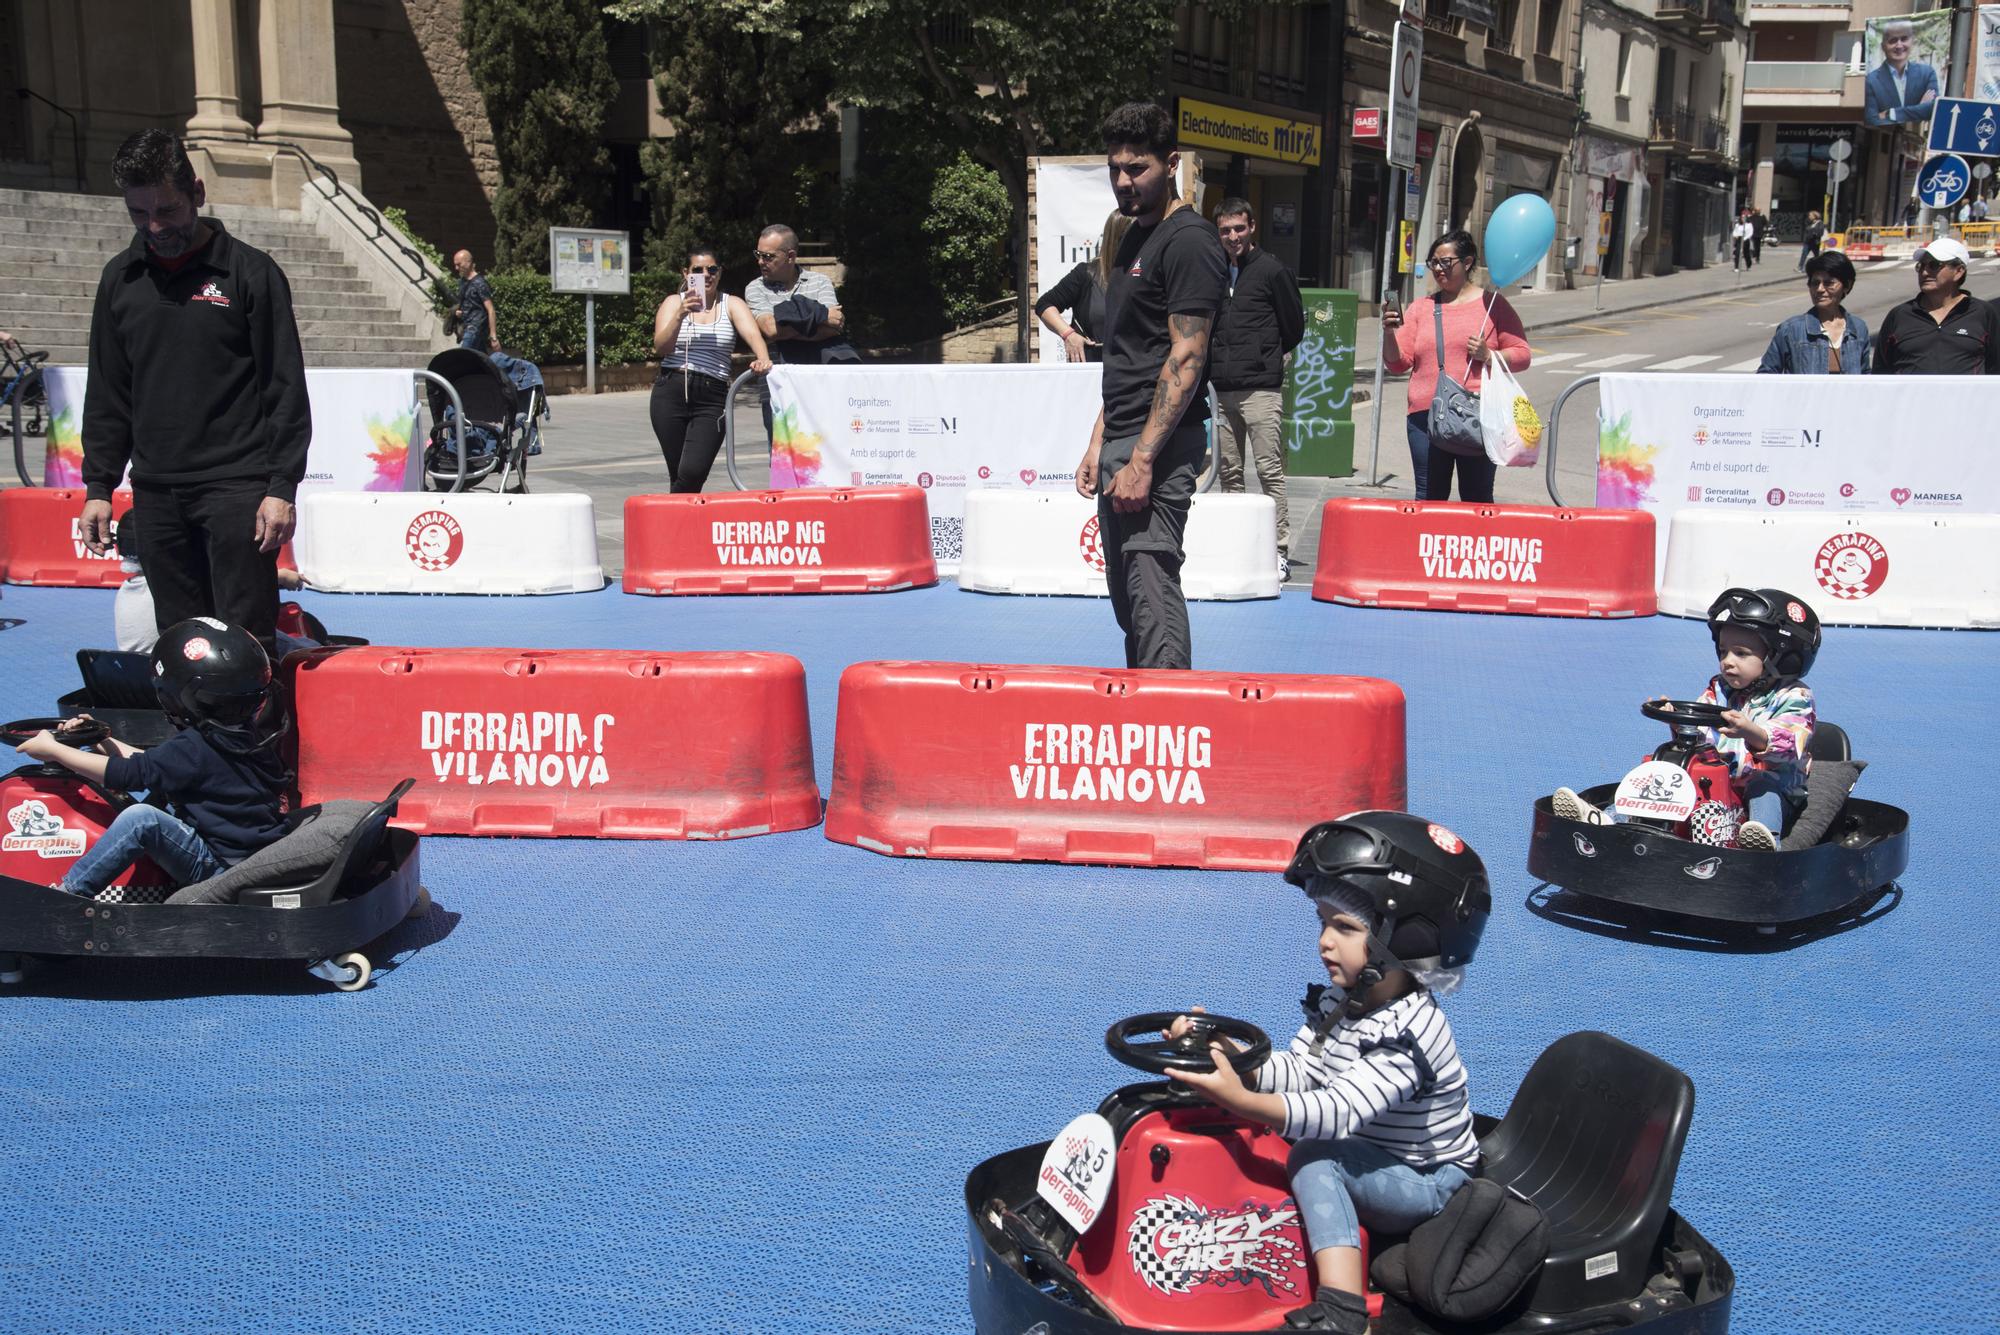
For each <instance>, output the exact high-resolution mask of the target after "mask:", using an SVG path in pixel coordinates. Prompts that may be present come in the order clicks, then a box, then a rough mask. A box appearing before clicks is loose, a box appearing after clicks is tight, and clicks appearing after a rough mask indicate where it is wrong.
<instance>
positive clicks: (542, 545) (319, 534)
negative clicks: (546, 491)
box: [292, 491, 604, 593]
mask: <svg viewBox="0 0 2000 1335" xmlns="http://www.w3.org/2000/svg"><path fill="white" fill-rule="evenodd" d="M292 547H293V551H294V553H295V554H296V555H297V557H298V562H299V573H300V574H301V575H302V576H304V577H305V580H306V582H307V583H308V584H310V585H312V586H313V587H314V588H316V589H324V590H327V591H328V592H331V593H589V592H593V591H595V590H597V589H601V588H603V587H604V567H603V566H602V565H600V564H599V562H598V559H597V520H596V516H595V514H594V512H593V511H592V509H591V504H590V497H588V496H584V495H561V496H490V495H478V494H474V493H466V492H461V493H457V494H451V493H442V492H434V491H432V492H421V491H418V492H363V491H312V492H302V493H301V494H300V496H299V532H298V536H297V537H296V538H295V539H294V540H293V543H292Z"/></svg>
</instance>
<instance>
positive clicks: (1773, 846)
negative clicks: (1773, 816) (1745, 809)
mask: <svg viewBox="0 0 2000 1335" xmlns="http://www.w3.org/2000/svg"><path fill="white" fill-rule="evenodd" d="M1736 846H1737V847H1738V848H1744V849H1748V850H1749V851H1750V852H1752V853H1775V852H1777V851H1778V839H1777V836H1776V835H1774V834H1772V833H1771V827H1770V826H1768V825H1766V824H1765V823H1764V822H1763V821H1761V820H1746V821H1744V822H1743V823H1742V824H1741V825H1739V826H1737V827H1736Z"/></svg>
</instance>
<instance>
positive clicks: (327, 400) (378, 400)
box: [42, 366, 417, 491]
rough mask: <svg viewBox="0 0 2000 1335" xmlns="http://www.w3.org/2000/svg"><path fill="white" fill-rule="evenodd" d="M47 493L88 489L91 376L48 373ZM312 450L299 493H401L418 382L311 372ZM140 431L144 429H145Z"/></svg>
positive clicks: (384, 374)
mask: <svg viewBox="0 0 2000 1335" xmlns="http://www.w3.org/2000/svg"><path fill="white" fill-rule="evenodd" d="M43 375H44V376H45V377H46V380H47V383H48V390H49V428H48V446H47V452H46V454H45V456H44V459H43V464H42V485H43V486H45V487H80V486H82V485H83V395H84V387H85V385H86V384H87V383H88V381H89V376H90V372H89V370H88V368H86V367H82V366H51V367H49V368H48V369H47V370H46V371H45V372H43ZM306 397H307V399H308V400H309V401H310V403H311V405H312V428H313V436H312V445H311V447H310V448H309V449H308V450H307V452H306V475H305V479H304V480H303V481H301V482H300V483H299V490H300V491H307V490H311V489H315V488H325V489H328V490H332V491H401V490H403V484H404V481H405V476H406V470H407V465H408V463H409V456H410V436H411V433H412V432H414V431H415V429H416V412H417V388H416V378H415V377H414V376H412V375H411V374H410V373H409V372H408V371H398V370H393V369H381V370H358V371H346V370H318V369H314V370H308V371H307V372H306ZM140 427H141V429H142V430H143V427H144V424H143V423H141V424H140Z"/></svg>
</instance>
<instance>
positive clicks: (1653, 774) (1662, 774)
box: [1612, 760, 1698, 821]
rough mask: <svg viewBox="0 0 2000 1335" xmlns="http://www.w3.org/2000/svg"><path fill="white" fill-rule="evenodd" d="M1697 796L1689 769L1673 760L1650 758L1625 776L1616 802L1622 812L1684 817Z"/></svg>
mask: <svg viewBox="0 0 2000 1335" xmlns="http://www.w3.org/2000/svg"><path fill="white" fill-rule="evenodd" d="M1697 798H1698V795H1697V794H1696V792H1695V787H1694V780H1693V778H1691V777H1689V775H1688V772H1687V771H1686V770H1684V769H1682V768H1681V767H1680V766H1679V765H1675V764H1672V763H1671V762H1669V761H1665V760H1648V761H1646V762H1644V763H1643V764H1641V765H1639V766H1638V767H1636V768H1635V769H1633V770H1632V772H1631V773H1629V774H1627V775H1626V776H1625V778H1624V780H1623V781H1622V782H1621V783H1620V784H1619V785H1618V796H1617V797H1616V798H1615V799H1613V801H1612V805H1613V806H1614V807H1615V808H1616V809H1617V811H1618V814H1619V815H1621V816H1639V817H1645V818H1647V819H1649V820H1672V821H1683V820H1686V819H1687V818H1688V815H1689V813H1691V812H1692V811H1693V810H1694V804H1695V802H1696V800H1697Z"/></svg>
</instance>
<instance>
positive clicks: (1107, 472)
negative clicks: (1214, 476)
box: [1097, 422, 1206, 668]
mask: <svg viewBox="0 0 2000 1335" xmlns="http://www.w3.org/2000/svg"><path fill="white" fill-rule="evenodd" d="M1204 425H1205V424H1204V423H1202V422H1194V423H1183V424H1182V425H1181V426H1180V427H1178V428H1177V429H1176V430H1175V431H1174V434H1173V435H1172V436H1171V437H1169V438H1168V440H1167V443H1166V445H1165V446H1164V447H1163V448H1162V449H1161V450H1160V452H1159V454H1158V455H1156V456H1155V457H1154V459H1153V491H1152V500H1151V503H1150V504H1148V505H1147V506H1146V508H1145V509H1143V510H1135V511H1129V512H1126V513H1122V514H1121V513H1120V512H1118V511H1117V510H1114V509H1112V508H1111V496H1110V492H1111V480H1112V478H1113V477H1114V476H1115V475H1116V474H1117V472H1118V470H1119V469H1120V468H1122V467H1123V466H1124V464H1125V462H1126V460H1128V459H1130V458H1131V457H1132V447H1133V446H1134V445H1135V444H1137V443H1138V439H1139V438H1138V437H1137V436H1128V437H1126V438H1125V439H1123V440H1118V441H1109V440H1108V441H1106V442H1104V449H1103V451H1102V453H1101V456H1100V459H1099V466H1098V475H1097V478H1098V480H1097V492H1098V495H1097V529H1098V536H1099V538H1100V539H1101V541H1102V542H1103V545H1104V582H1105V585H1106V587H1108V588H1109V590H1110V592H1111V610H1112V612H1113V614H1114V615H1116V616H1117V618H1118V628H1119V629H1120V630H1122V631H1124V632H1125V666H1126V667H1135V668H1142V667H1143V668H1188V667H1193V666H1194V643H1193V638H1192V636H1191V635H1190V633H1189V631H1188V614H1187V599H1186V597H1185V596H1184V595H1183V594H1182V593H1181V562H1182V559H1183V555H1184V554H1183V551H1182V547H1181V538H1182V535H1183V534H1185V533H1186V532H1187V517H1188V505H1189V504H1190V503H1191V502H1192V501H1193V500H1194V488H1195V483H1196V482H1197V481H1198V480H1199V479H1200V477H1201V464H1202V458H1203V454H1204V451H1205V449H1206V433H1205V431H1204V430H1203V427H1204Z"/></svg>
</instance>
